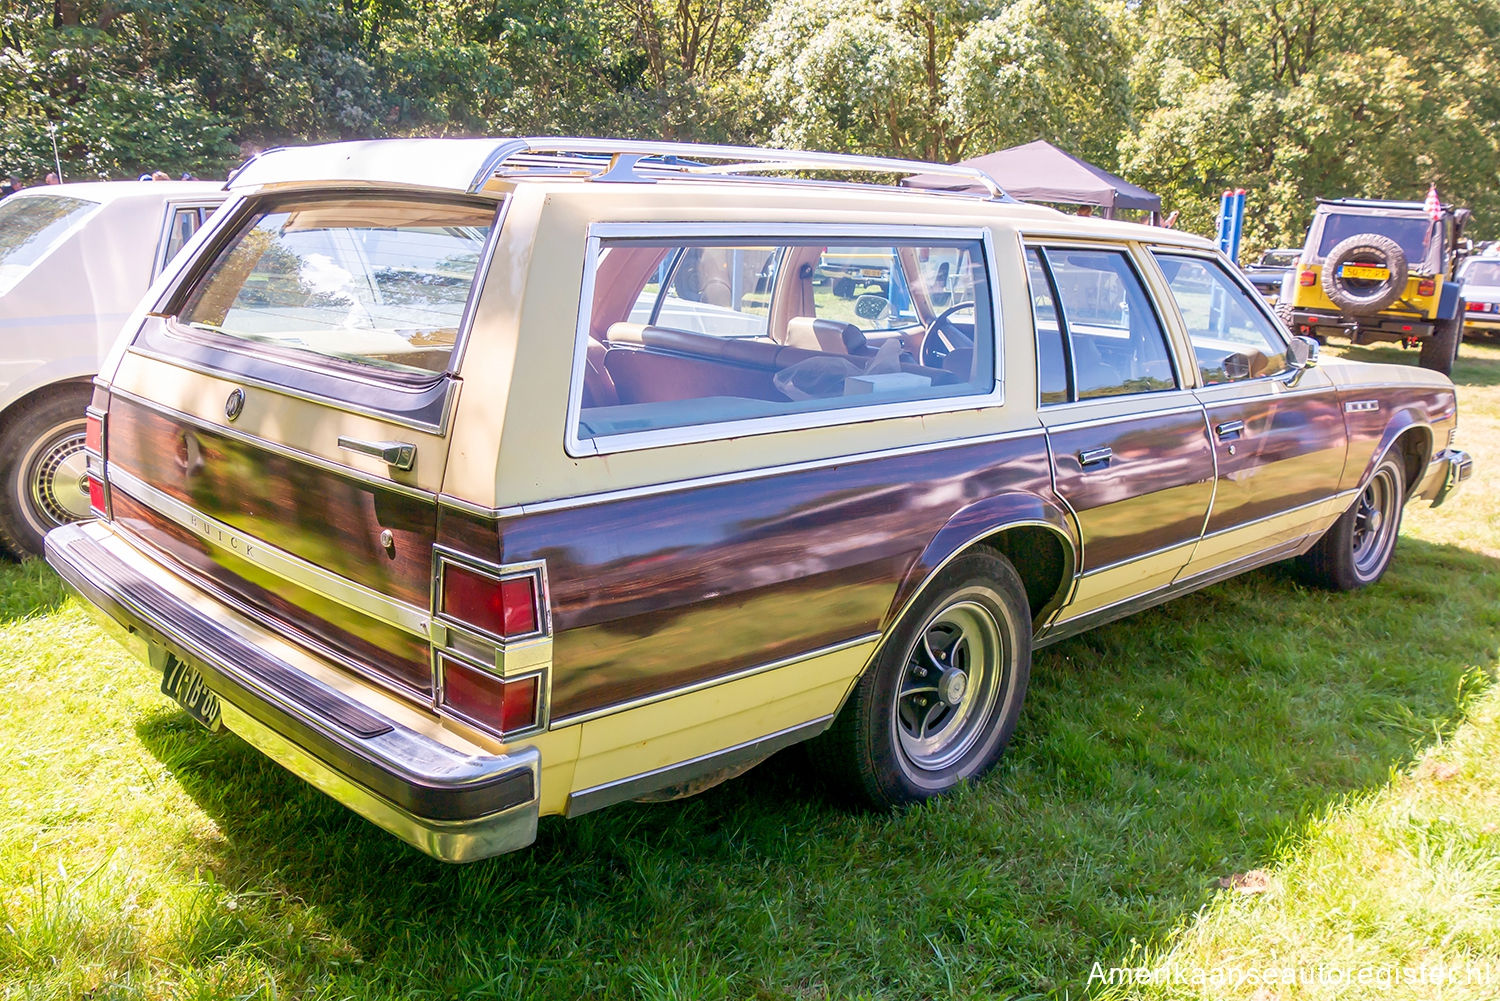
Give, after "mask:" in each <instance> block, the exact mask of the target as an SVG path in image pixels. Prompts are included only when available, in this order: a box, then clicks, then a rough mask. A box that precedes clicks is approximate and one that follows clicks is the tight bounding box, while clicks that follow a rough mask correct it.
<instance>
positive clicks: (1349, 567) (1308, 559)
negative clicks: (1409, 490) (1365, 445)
mask: <svg viewBox="0 0 1500 1001" xmlns="http://www.w3.org/2000/svg"><path fill="white" fill-rule="evenodd" d="M1405 504H1406V470H1405V466H1404V465H1403V464H1402V461H1401V454H1400V453H1399V452H1397V451H1395V450H1394V449H1392V450H1391V451H1390V452H1388V453H1386V456H1385V458H1383V459H1381V460H1380V465H1378V466H1376V467H1375V474H1374V475H1373V476H1371V477H1370V479H1369V482H1367V483H1366V484H1365V488H1364V489H1363V490H1361V491H1360V492H1359V496H1358V497H1356V498H1355V500H1354V504H1353V505H1352V506H1351V507H1350V508H1349V510H1347V511H1345V512H1344V513H1343V514H1342V515H1340V516H1339V520H1338V521H1336V522H1334V523H1333V527H1331V528H1329V529H1328V531H1327V532H1326V533H1324V535H1323V537H1322V538H1321V539H1319V540H1318V543H1317V545H1315V546H1313V547H1312V548H1311V549H1309V550H1308V551H1307V552H1306V553H1305V554H1304V555H1302V556H1301V557H1299V561H1300V563H1301V567H1302V570H1303V573H1304V576H1306V577H1307V579H1308V581H1309V582H1310V583H1312V584H1316V585H1318V586H1319V587H1326V588H1328V589H1330V590H1334V591H1353V590H1355V589H1356V588H1361V587H1365V586H1367V585H1369V584H1373V583H1375V582H1376V581H1377V580H1379V579H1380V578H1381V575H1382V574H1384V573H1385V570H1386V567H1388V566H1390V565H1391V556H1392V555H1393V554H1394V553H1395V551H1396V537H1397V535H1399V534H1400V532H1401V512H1402V510H1403V509H1404V507H1405Z"/></svg>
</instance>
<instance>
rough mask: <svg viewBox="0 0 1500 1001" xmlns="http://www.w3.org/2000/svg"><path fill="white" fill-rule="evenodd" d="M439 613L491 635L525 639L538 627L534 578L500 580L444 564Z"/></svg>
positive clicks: (458, 566)
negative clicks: (523, 637) (524, 637)
mask: <svg viewBox="0 0 1500 1001" xmlns="http://www.w3.org/2000/svg"><path fill="white" fill-rule="evenodd" d="M440 610H441V611H442V612H443V614H444V615H447V616H450V617H452V618H454V619H457V620H458V621H459V622H462V623H465V624H467V625H470V626H473V627H474V628H476V629H481V630H483V631H485V632H487V633H489V634H491V635H492V636H499V637H502V638H505V639H509V638H511V637H515V636H527V635H530V634H531V633H534V632H537V631H538V630H539V628H540V626H539V623H540V622H541V616H540V614H539V613H538V610H537V588H536V577H535V576H534V575H532V574H523V575H521V576H519V577H507V578H505V579H503V580H501V579H498V578H495V577H491V576H489V575H488V574H483V573H480V572H478V571H477V570H471V569H469V568H468V567H465V566H462V565H460V564H457V563H445V564H444V565H443V594H442V604H441V606H440Z"/></svg>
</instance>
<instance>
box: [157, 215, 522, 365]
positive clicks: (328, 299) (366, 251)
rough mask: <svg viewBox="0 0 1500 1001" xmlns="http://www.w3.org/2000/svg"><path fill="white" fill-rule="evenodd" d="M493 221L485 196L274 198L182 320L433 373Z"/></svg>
mask: <svg viewBox="0 0 1500 1001" xmlns="http://www.w3.org/2000/svg"><path fill="white" fill-rule="evenodd" d="M494 217H495V207H494V206H493V205H492V204H491V205H472V204H464V203H457V202H437V201H423V200H415V199H411V200H408V199H399V198H392V197H347V198H332V199H329V198H319V199H303V200H295V199H294V200H282V201H276V202H272V203H270V204H268V205H265V206H263V207H262V208H261V209H260V210H259V211H256V212H255V213H253V214H252V215H251V216H250V218H248V219H247V220H246V221H245V222H244V223H243V224H242V225H241V226H240V227H239V230H238V231H237V232H236V233H235V235H234V237H233V238H232V239H231V240H230V241H229V243H228V244H227V245H226V246H225V247H224V248H223V249H222V250H221V251H220V252H219V254H218V256H217V257H216V258H215V259H214V261H213V262H212V263H211V264H210V265H209V267H208V269H207V270H206V271H205V273H204V274H203V275H202V276H201V277H200V278H199V279H198V281H197V284H196V285H195V286H194V287H193V289H192V291H191V292H190V293H189V294H188V297H187V300H186V302H185V303H184V304H183V307H182V309H181V310H180V311H179V312H178V315H177V321H178V326H179V328H180V329H182V328H185V330H186V331H187V332H190V333H193V334H197V335H202V336H207V337H210V338H212V339H215V340H219V341H222V342H225V343H226V344H228V345H231V346H234V347H239V348H242V349H250V350H254V351H256V352H270V353H272V354H278V355H279V354H284V355H287V356H289V357H294V358H300V359H303V360H304V361H306V360H313V361H319V362H330V363H333V364H335V365H346V366H357V367H359V368H360V369H363V370H377V371H384V372H388V373H391V374H393V375H408V376H411V375H418V376H436V375H439V374H441V373H442V372H443V371H444V370H445V369H446V368H447V365H448V359H449V356H450V355H451V354H452V353H453V347H454V344H455V342H456V341H457V337H458V328H459V324H460V323H461V321H462V319H463V314H464V308H465V305H466V304H467V302H468V299H469V293H470V290H471V289H472V287H473V284H474V278H475V274H476V272H477V271H478V268H479V261H480V258H481V256H482V253H483V250H484V244H485V241H486V239H487V238H488V236H489V232H490V228H491V226H492V225H493V222H494Z"/></svg>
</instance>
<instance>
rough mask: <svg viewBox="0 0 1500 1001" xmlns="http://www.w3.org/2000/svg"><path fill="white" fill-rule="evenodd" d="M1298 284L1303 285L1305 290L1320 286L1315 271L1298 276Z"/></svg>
mask: <svg viewBox="0 0 1500 1001" xmlns="http://www.w3.org/2000/svg"><path fill="white" fill-rule="evenodd" d="M1297 284H1298V285H1301V286H1302V287H1303V288H1311V287H1312V286H1314V285H1316V284H1318V276H1317V273H1316V272H1313V271H1304V272H1302V273H1301V274H1300V275H1298V276H1297Z"/></svg>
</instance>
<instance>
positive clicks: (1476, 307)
mask: <svg viewBox="0 0 1500 1001" xmlns="http://www.w3.org/2000/svg"><path fill="white" fill-rule="evenodd" d="M1464 309H1467V310H1468V311H1469V312H1471V313H1483V312H1484V303H1482V302H1466V303H1464Z"/></svg>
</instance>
